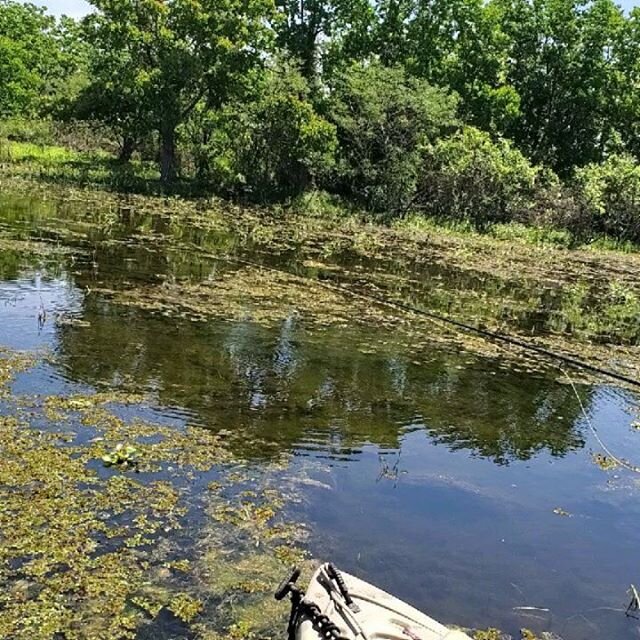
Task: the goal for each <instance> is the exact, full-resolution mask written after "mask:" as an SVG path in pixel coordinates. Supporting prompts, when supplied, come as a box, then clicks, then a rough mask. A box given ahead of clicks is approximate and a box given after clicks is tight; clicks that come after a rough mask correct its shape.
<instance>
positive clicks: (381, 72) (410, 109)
mask: <svg viewBox="0 0 640 640" xmlns="http://www.w3.org/2000/svg"><path fill="white" fill-rule="evenodd" d="M456 102H457V101H456V99H455V98H454V97H453V96H451V95H450V94H448V93H446V92H445V91H443V90H442V89H438V88H435V87H432V86H430V85H429V84H427V83H426V82H425V81H424V80H420V79H417V78H412V77H410V76H408V75H407V74H406V73H405V72H404V70H403V69H401V68H389V67H384V66H382V65H381V64H379V63H371V64H368V65H362V64H358V65H354V66H352V67H351V68H350V69H349V70H347V71H346V72H344V73H342V74H339V75H338V76H337V77H336V79H334V81H333V86H332V87H331V93H330V96H329V100H328V118H329V120H330V121H332V122H333V123H334V124H335V125H336V128H337V131H338V140H339V143H340V150H339V159H338V167H337V171H336V175H335V176H334V181H335V183H336V184H337V186H338V190H339V191H340V192H342V193H343V194H344V195H347V196H349V197H351V198H354V199H355V200H357V201H358V202H359V203H360V204H362V205H363V206H365V207H366V208H368V209H370V210H372V211H376V212H382V213H384V214H386V215H387V216H390V217H393V216H396V215H398V214H400V213H403V212H404V211H405V210H406V209H407V207H409V205H410V204H411V202H412V200H413V198H414V196H415V193H416V187H417V185H418V179H419V174H420V169H421V165H422V151H423V149H424V147H425V146H426V145H428V144H429V143H430V142H432V141H433V140H435V139H436V138H437V137H438V136H439V135H441V134H442V133H443V132H447V131H449V130H451V128H452V127H453V125H454V124H455V112H456Z"/></svg>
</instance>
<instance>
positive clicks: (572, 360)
mask: <svg viewBox="0 0 640 640" xmlns="http://www.w3.org/2000/svg"><path fill="white" fill-rule="evenodd" d="M226 259H228V260H229V261H230V262H236V263H238V264H245V265H248V266H252V267H255V268H258V269H263V270H265V271H271V272H273V273H278V274H280V275H285V276H288V277H291V276H293V277H295V278H298V279H300V280H302V281H304V282H309V283H313V284H315V285H316V286H320V287H323V288H325V289H327V290H329V291H333V292H339V293H342V294H344V295H347V296H351V297H353V298H360V299H361V300H365V301H367V302H373V303H376V304H379V305H383V306H386V307H390V308H393V309H397V310H400V311H404V312H406V313H413V314H415V315H418V316H421V317H423V318H427V319H428V320H431V321H432V322H439V323H442V324H446V325H449V326H452V327H454V328H456V329H458V330H461V331H465V332H467V333H475V334H476V335H479V336H481V337H483V338H486V339H490V340H495V341H497V342H502V343H505V344H510V345H513V346H516V347H520V348H521V349H524V350H526V351H530V352H533V353H537V354H538V355H542V356H545V357H546V358H552V359H555V360H559V361H560V362H563V363H565V364H569V365H571V366H573V367H576V368H578V369H584V370H585V371H590V372H592V373H597V374H599V375H603V376H607V377H609V378H612V379H613V380H617V381H619V382H624V383H626V384H629V385H632V386H634V387H639V388H640V381H639V380H636V379H634V378H630V377H628V376H625V375H624V374H621V373H618V372H616V371H611V370H610V369H604V368H602V367H598V366H596V365H593V364H589V363H588V362H585V361H583V360H580V359H578V358H577V357H576V356H574V355H564V354H562V353H557V352H556V351H552V350H551V349H548V348H546V347H542V346H539V345H536V344H531V343H530V342H527V341H526V340H522V339H520V338H514V337H513V336H509V335H505V334H502V333H497V332H496V331H491V330H489V329H482V328H480V327H475V326H473V325H472V324H468V323H467V322H462V321H461V320H455V319H454V318H448V317H447V316H443V315H440V314H439V313H435V312H434V311H426V310H425V309H420V308H419V307H414V306H413V305H410V304H406V303H404V302H399V301H396V300H389V299H388V298H385V297H384V296H381V295H376V294H373V293H363V292H359V291H353V290H352V289H350V288H348V287H346V286H344V285H341V284H338V283H331V282H327V281H325V280H317V279H315V278H310V277H309V276H302V275H298V274H294V273H291V272H289V271H285V270H284V269H279V268H277V267H270V266H266V265H262V264H259V263H257V262H253V261H252V260H246V259H243V258H226Z"/></svg>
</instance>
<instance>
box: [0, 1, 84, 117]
mask: <svg viewBox="0 0 640 640" xmlns="http://www.w3.org/2000/svg"><path fill="white" fill-rule="evenodd" d="M74 28H75V24H74V23H73V21H71V20H69V19H64V20H63V21H61V22H60V23H58V22H57V21H56V20H55V18H53V17H51V16H49V15H47V14H46V12H45V10H44V9H42V8H41V7H36V6H35V5H33V4H23V3H21V2H13V1H12V0H0V116H4V117H7V116H16V115H20V116H27V117H29V116H34V115H38V114H39V113H41V112H42V111H43V110H44V109H46V108H47V107H49V106H50V105H51V102H52V99H53V96H54V94H57V93H59V92H60V90H61V89H62V88H63V87H66V86H67V85H66V81H67V80H68V77H69V75H70V74H71V73H72V72H73V71H74V70H75V68H76V66H77V63H78V60H79V58H80V54H79V51H78V50H77V49H76V50H75V52H74V53H73V54H72V53H71V50H72V49H73V45H72V41H74V38H73V37H72V34H73V32H74ZM75 43H76V44H77V43H78V40H77V39H76V40H75Z"/></svg>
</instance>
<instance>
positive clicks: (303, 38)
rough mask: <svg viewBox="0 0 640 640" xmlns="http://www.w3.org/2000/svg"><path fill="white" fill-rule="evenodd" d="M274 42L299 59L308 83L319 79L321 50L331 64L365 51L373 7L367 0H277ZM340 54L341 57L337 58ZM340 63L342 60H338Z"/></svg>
mask: <svg viewBox="0 0 640 640" xmlns="http://www.w3.org/2000/svg"><path fill="white" fill-rule="evenodd" d="M277 5H278V9H279V12H280V16H281V19H280V20H279V21H278V22H277V25H278V44H279V45H280V47H282V48H283V49H284V50H285V51H287V52H288V53H289V54H290V55H291V56H292V57H293V58H295V59H296V60H298V62H299V63H300V70H301V72H302V75H303V76H304V77H305V79H306V80H307V81H308V82H310V83H311V84H312V85H313V84H316V83H317V82H318V80H319V75H320V73H321V71H322V66H323V65H322V63H323V59H322V58H323V53H325V52H327V51H330V52H331V53H330V55H331V58H332V63H333V66H338V67H340V66H344V63H347V64H348V62H346V61H345V60H344V58H346V59H347V60H348V59H349V58H351V57H353V56H359V55H362V54H364V53H365V52H368V51H367V50H368V46H369V42H368V30H369V29H370V27H371V25H372V20H373V10H372V7H371V5H370V4H369V1H368V0H277ZM339 58H343V60H341V61H340V60H339ZM341 63H343V64H341Z"/></svg>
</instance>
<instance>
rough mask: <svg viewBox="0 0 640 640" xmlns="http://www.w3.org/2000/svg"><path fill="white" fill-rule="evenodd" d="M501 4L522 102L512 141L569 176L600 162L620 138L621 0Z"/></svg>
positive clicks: (511, 79) (511, 0) (501, 0)
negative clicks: (617, 134)
mask: <svg viewBox="0 0 640 640" xmlns="http://www.w3.org/2000/svg"><path fill="white" fill-rule="evenodd" d="M495 1H496V4H498V5H499V6H500V7H501V10H502V12H503V20H502V24H503V31H504V33H505V35H506V37H507V39H508V40H509V42H510V44H509V50H508V51H509V58H510V60H511V62H510V64H509V68H508V74H507V81H508V83H509V84H510V85H511V86H512V87H513V88H514V89H515V91H516V92H517V93H518V95H519V97H520V117H519V118H518V119H517V120H516V121H515V122H513V124H512V125H511V126H509V127H507V129H506V130H505V133H507V135H509V136H510V137H512V138H513V139H514V140H515V141H516V143H517V144H518V145H519V146H520V148H521V149H522V150H523V151H524V152H525V153H526V154H527V155H528V156H529V157H530V158H531V159H532V161H533V162H537V163H539V162H542V163H546V164H549V165H550V166H551V167H552V168H553V169H554V170H556V171H558V172H560V173H562V174H565V175H566V174H567V173H568V172H569V171H570V170H571V168H572V167H573V166H576V165H578V166H579V165H582V164H586V163H588V162H591V161H598V160H599V159H601V157H602V154H603V153H604V152H605V151H606V150H607V146H608V145H609V144H610V142H611V141H612V140H613V139H614V138H615V128H616V118H615V111H616V110H617V106H616V103H617V102H618V101H619V96H620V95H621V92H620V86H619V81H620V78H619V74H618V73H617V72H616V71H615V65H616V64H617V60H618V56H619V55H620V51H619V48H620V43H621V39H620V38H621V34H622V29H623V27H624V18H623V13H622V10H621V9H620V7H618V6H616V5H615V3H614V2H613V0H596V1H595V2H591V3H586V2H584V1H583V0H539V1H537V2H527V1H526V0H495ZM623 84H627V85H628V82H623Z"/></svg>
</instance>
